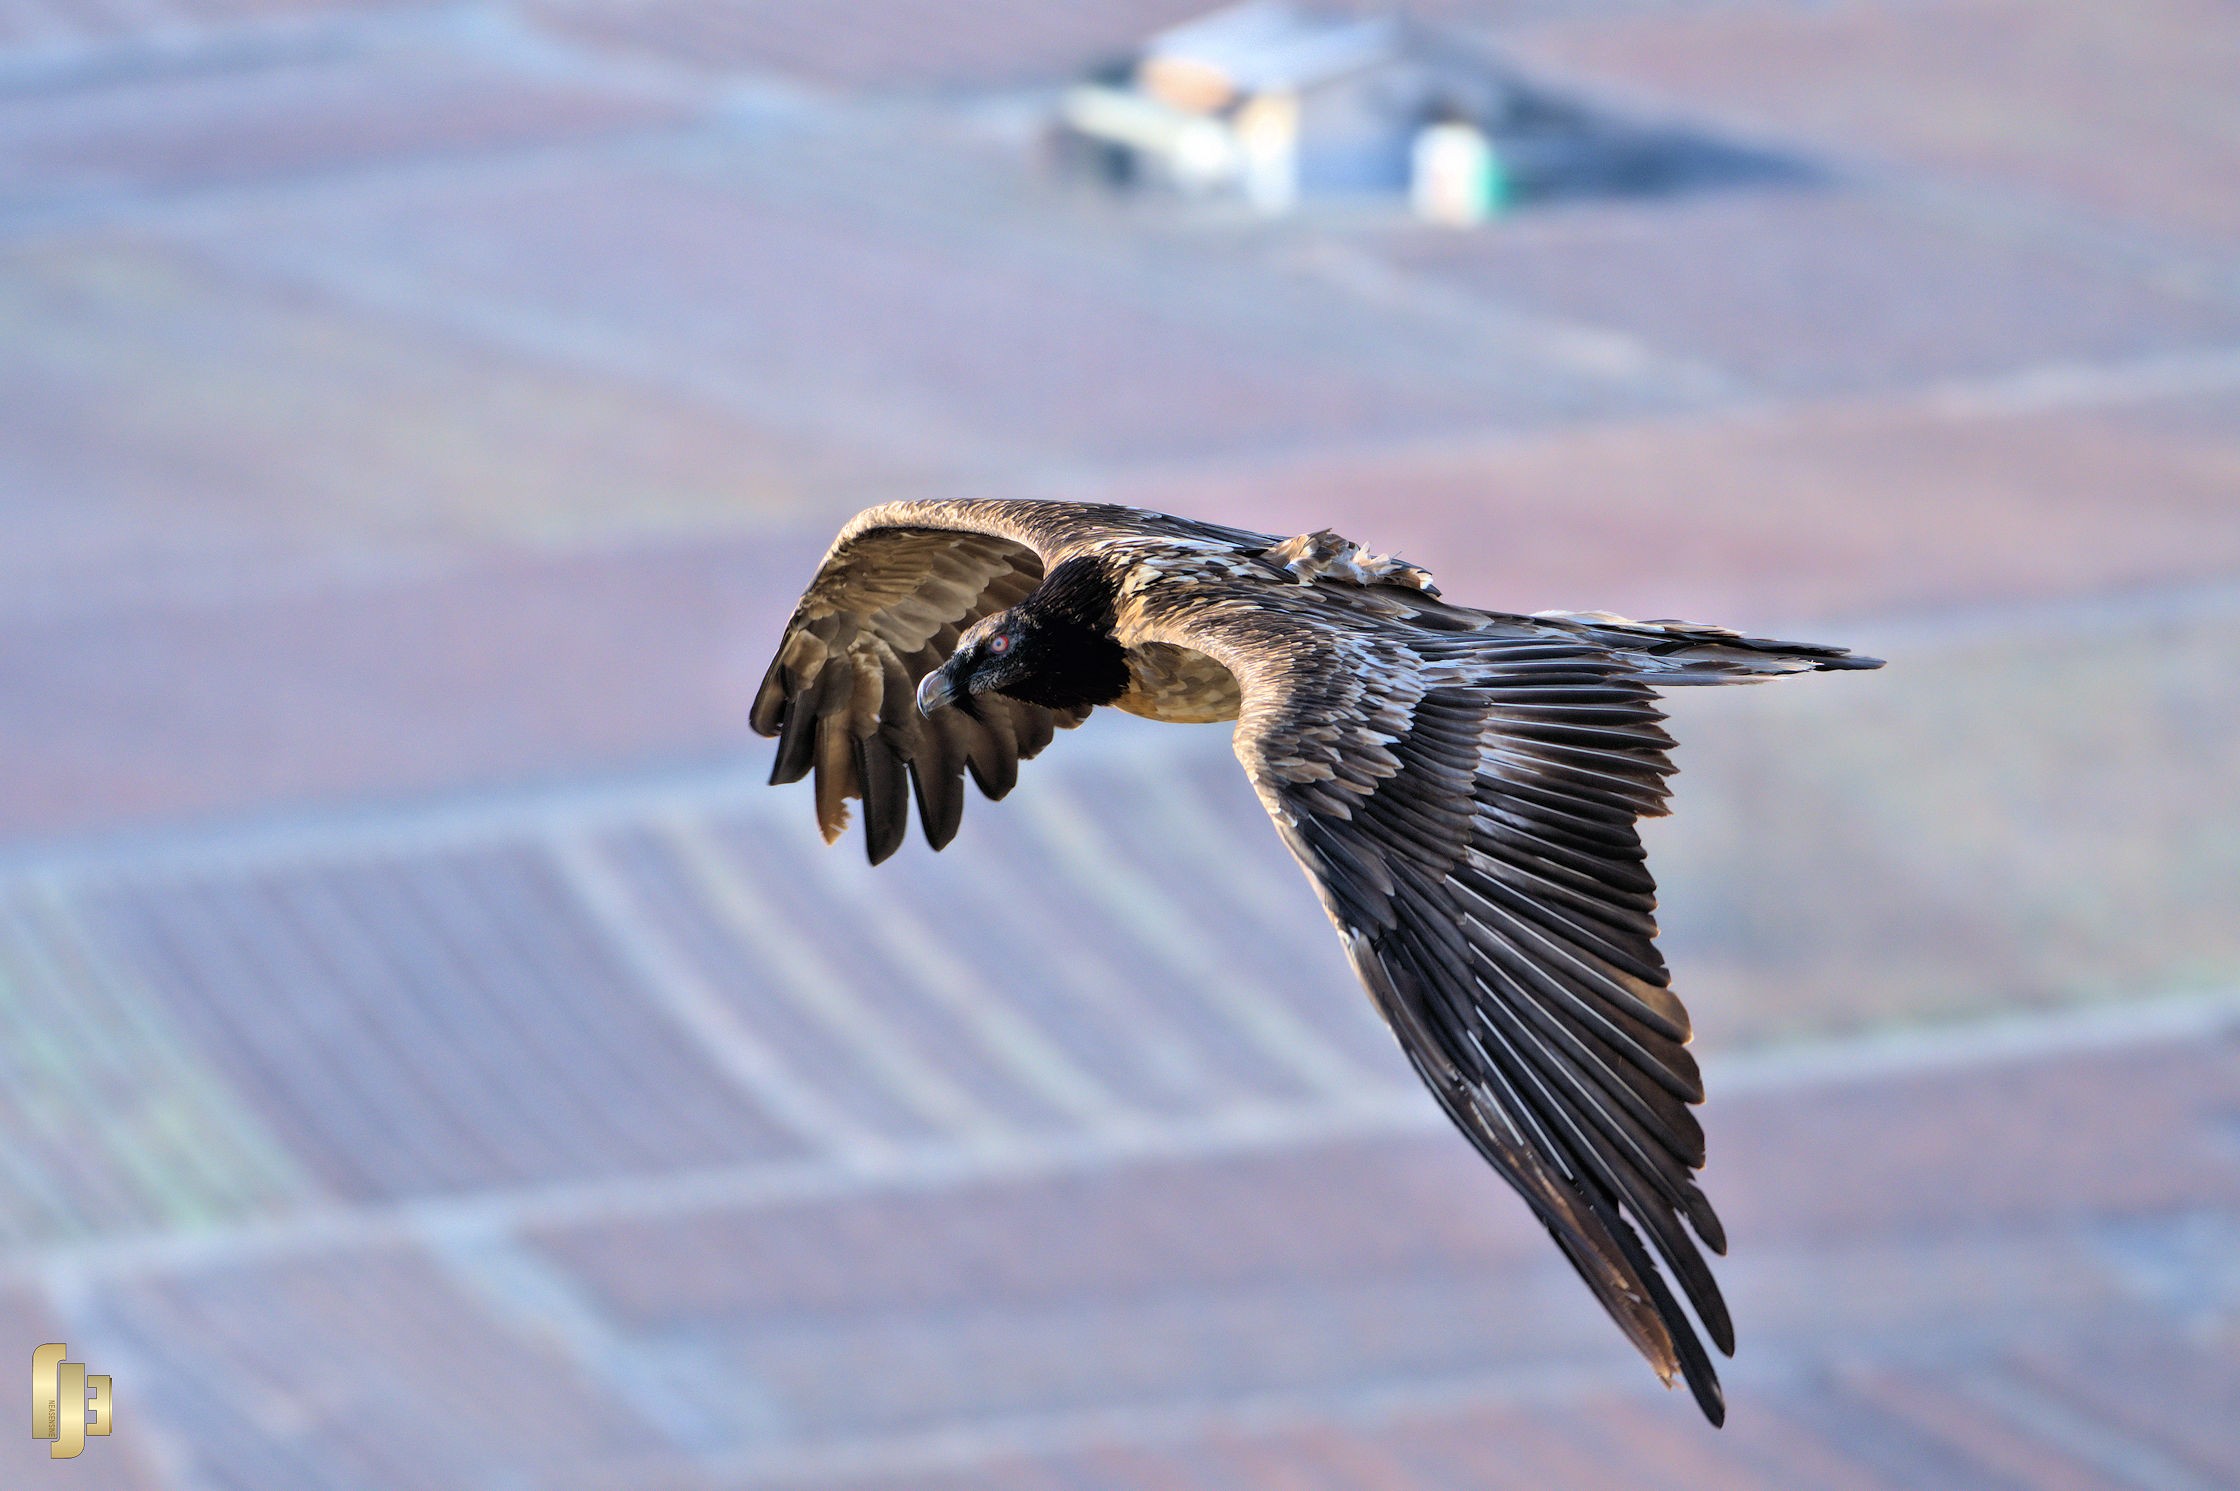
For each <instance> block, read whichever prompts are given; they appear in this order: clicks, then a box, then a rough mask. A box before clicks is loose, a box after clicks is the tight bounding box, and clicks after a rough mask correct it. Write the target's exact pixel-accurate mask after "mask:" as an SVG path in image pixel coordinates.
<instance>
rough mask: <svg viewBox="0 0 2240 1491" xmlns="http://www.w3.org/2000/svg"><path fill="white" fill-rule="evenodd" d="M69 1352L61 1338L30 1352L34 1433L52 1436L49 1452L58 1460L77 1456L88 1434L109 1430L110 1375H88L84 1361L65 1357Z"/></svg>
mask: <svg viewBox="0 0 2240 1491" xmlns="http://www.w3.org/2000/svg"><path fill="white" fill-rule="evenodd" d="M69 1354H70V1348H69V1347H67V1346H65V1345H63V1344H61V1343H60V1342H58V1341H57V1342H50V1343H48V1344H47V1345H45V1346H42V1347H40V1348H39V1349H38V1350H37V1351H34V1352H32V1353H31V1437H32V1438H34V1439H51V1440H53V1441H54V1444H53V1446H52V1447H51V1448H49V1449H48V1451H47V1454H48V1456H49V1457H50V1458H52V1459H56V1460H68V1459H71V1458H72V1457H74V1456H76V1455H77V1454H78V1452H79V1451H81V1450H83V1449H84V1448H85V1447H86V1436H87V1435H88V1434H106V1433H108V1432H109V1379H108V1377H107V1375H106V1374H102V1373H95V1374H94V1375H92V1376H90V1377H89V1376H87V1375H86V1364H85V1363H84V1362H66V1361H64V1360H63V1358H64V1357H66V1356H68V1355H69ZM89 1393H90V1394H91V1396H90V1397H89V1396H88V1394H89Z"/></svg>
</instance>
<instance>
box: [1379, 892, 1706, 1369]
mask: <svg viewBox="0 0 2240 1491" xmlns="http://www.w3.org/2000/svg"><path fill="white" fill-rule="evenodd" d="M1402 935H1407V933H1406V931H1404V932H1403V934H1402ZM1470 1008H1472V1009H1473V1010H1474V1011H1475V1012H1476V1013H1477V1015H1478V1017H1479V1025H1478V1028H1479V1029H1480V1030H1481V1031H1483V1032H1484V1033H1485V1034H1486V1035H1488V1036H1491V1037H1492V1039H1493V1040H1494V1042H1495V1043H1496V1044H1495V1045H1494V1046H1491V1047H1489V1046H1487V1045H1486V1044H1485V1043H1484V1042H1483V1041H1481V1042H1480V1043H1479V1045H1478V1049H1479V1050H1481V1051H1484V1052H1485V1053H1486V1055H1487V1056H1488V1057H1489V1058H1490V1059H1492V1060H1494V1061H1495V1062H1497V1063H1499V1064H1500V1065H1501V1067H1502V1069H1503V1070H1504V1071H1505V1072H1507V1074H1508V1075H1509V1078H1510V1080H1511V1082H1512V1083H1521V1084H1524V1085H1525V1086H1527V1087H1529V1088H1531V1089H1533V1090H1535V1091H1537V1092H1538V1094H1539V1099H1540V1100H1539V1101H1538V1102H1535V1103H1531V1104H1530V1106H1531V1109H1532V1111H1533V1112H1534V1113H1535V1114H1537V1115H1540V1116H1541V1118H1542V1119H1543V1121H1552V1122H1554V1123H1555V1124H1557V1125H1559V1126H1560V1132H1551V1133H1550V1138H1551V1139H1553V1140H1554V1141H1555V1142H1556V1143H1557V1144H1558V1146H1559V1152H1560V1153H1562V1154H1563V1155H1564V1156H1565V1157H1566V1159H1567V1161H1568V1162H1569V1164H1570V1165H1571V1167H1572V1170H1573V1172H1574V1174H1575V1175H1583V1174H1584V1173H1585V1172H1587V1171H1589V1170H1591V1171H1592V1172H1593V1173H1594V1174H1595V1175H1596V1176H1597V1177H1598V1178H1599V1179H1600V1180H1601V1181H1602V1183H1603V1184H1605V1185H1607V1186H1609V1187H1611V1189H1612V1190H1613V1191H1615V1192H1616V1193H1617V1194H1618V1195H1620V1196H1622V1197H1623V1198H1624V1199H1625V1202H1626V1204H1627V1206H1628V1207H1629V1208H1630V1209H1631V1211H1632V1212H1633V1214H1634V1215H1635V1216H1636V1217H1638V1218H1639V1219H1640V1221H1641V1223H1642V1225H1643V1226H1645V1227H1647V1228H1648V1229H1649V1235H1650V1237H1651V1238H1652V1239H1653V1240H1654V1241H1655V1243H1656V1245H1657V1252H1658V1253H1659V1254H1660V1255H1662V1256H1663V1258H1664V1260H1665V1262H1666V1263H1667V1264H1668V1265H1670V1267H1671V1269H1672V1271H1673V1275H1674V1277H1676V1278H1677V1279H1678V1280H1679V1281H1680V1286H1681V1288H1682V1290H1683V1291H1685V1293H1686V1294H1687V1297H1688V1301H1689V1303H1690V1304H1691V1305H1693V1306H1694V1307H1695V1312H1696V1316H1697V1318H1698V1319H1699V1320H1701V1321H1702V1322H1703V1326H1704V1328H1705V1330H1706V1331H1708V1332H1709V1333H1710V1335H1711V1338H1712V1341H1713V1344H1715V1345H1717V1346H1718V1348H1719V1349H1720V1350H1721V1351H1722V1352H1724V1353H1726V1354H1727V1355H1730V1356H1731V1355H1732V1354H1733V1352H1734V1323H1733V1320H1732V1318H1731V1317H1730V1316H1729V1314H1728V1312H1727V1306H1726V1300H1725V1299H1724V1297H1723V1296H1721V1294H1720V1293H1719V1286H1718V1282H1717V1281H1716V1280H1715V1279H1713V1278H1712V1276H1711V1270H1710V1269H1709V1268H1708V1267H1707V1266H1706V1265H1705V1264H1704V1261H1703V1256H1702V1255H1701V1254H1700V1253H1698V1252H1697V1251H1696V1249H1695V1247H1694V1246H1693V1244H1691V1243H1690V1242H1689V1240H1688V1238H1687V1236H1686V1235H1685V1234H1683V1233H1682V1232H1680V1231H1679V1229H1678V1228H1677V1227H1676V1226H1675V1225H1674V1221H1675V1218H1674V1215H1673V1211H1674V1206H1673V1205H1671V1204H1666V1202H1665V1200H1664V1198H1661V1197H1659V1196H1657V1195H1656V1194H1654V1192H1655V1190H1656V1187H1655V1186H1654V1184H1653V1182H1651V1181H1649V1179H1648V1177H1646V1176H1645V1175H1644V1174H1643V1173H1642V1171H1641V1170H1640V1169H1639V1168H1638V1167H1637V1166H1636V1165H1634V1164H1633V1163H1632V1162H1631V1161H1630V1160H1628V1158H1627V1157H1626V1156H1625V1155H1624V1154H1622V1153H1619V1152H1617V1151H1615V1150H1613V1149H1612V1148H1611V1147H1610V1145H1609V1144H1608V1143H1607V1142H1603V1143H1597V1142H1596V1137H1595V1135H1594V1134H1593V1133H1590V1132H1589V1131H1588V1130H1587V1129H1585V1128H1583V1127H1582V1126H1581V1118H1580V1111H1581V1110H1582V1109H1584V1110H1585V1111H1586V1112H1587V1113H1588V1114H1590V1115H1593V1114H1596V1113H1597V1112H1598V1110H1599V1111H1600V1113H1601V1116H1604V1117H1607V1116H1608V1115H1607V1110H1602V1109H1601V1105H1600V1104H1599V1102H1598V1100H1597V1099H1596V1098H1595V1096H1594V1095H1593V1094H1592V1093H1589V1092H1586V1091H1584V1090H1583V1089H1582V1088H1581V1087H1580V1086H1579V1085H1578V1084H1579V1078H1578V1076H1577V1075H1576V1073H1575V1072H1572V1071H1571V1070H1570V1069H1568V1068H1567V1067H1566V1066H1565V1064H1564V1063H1563V1061H1562V1060H1561V1058H1560V1057H1559V1056H1557V1055H1556V1054H1555V1053H1553V1052H1550V1051H1548V1050H1547V1049H1546V1047H1545V1046H1543V1045H1541V1043H1539V1042H1538V1041H1536V1040H1535V1039H1534V1038H1533V1036H1532V1034H1531V1033H1530V1032H1529V1031H1527V1030H1525V1029H1523V1028H1522V1027H1521V1026H1520V1025H1518V1024H1516V1023H1515V1016H1514V1013H1513V1012H1512V1011H1510V1010H1508V1009H1506V1008H1504V1007H1503V1006H1502V1005H1501V1003H1500V1001H1498V1000H1494V1001H1488V1002H1486V1003H1482V1004H1479V1003H1473V1004H1472V1005H1471V1006H1470ZM1567 1098H1568V1100H1567ZM1672 1200H1673V1202H1675V1203H1677V1202H1678V1201H1679V1200H1680V1198H1679V1197H1677V1196H1676V1197H1674V1198H1672ZM1675 1334H1676V1335H1678V1334H1681V1332H1680V1331H1675Z"/></svg>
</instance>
